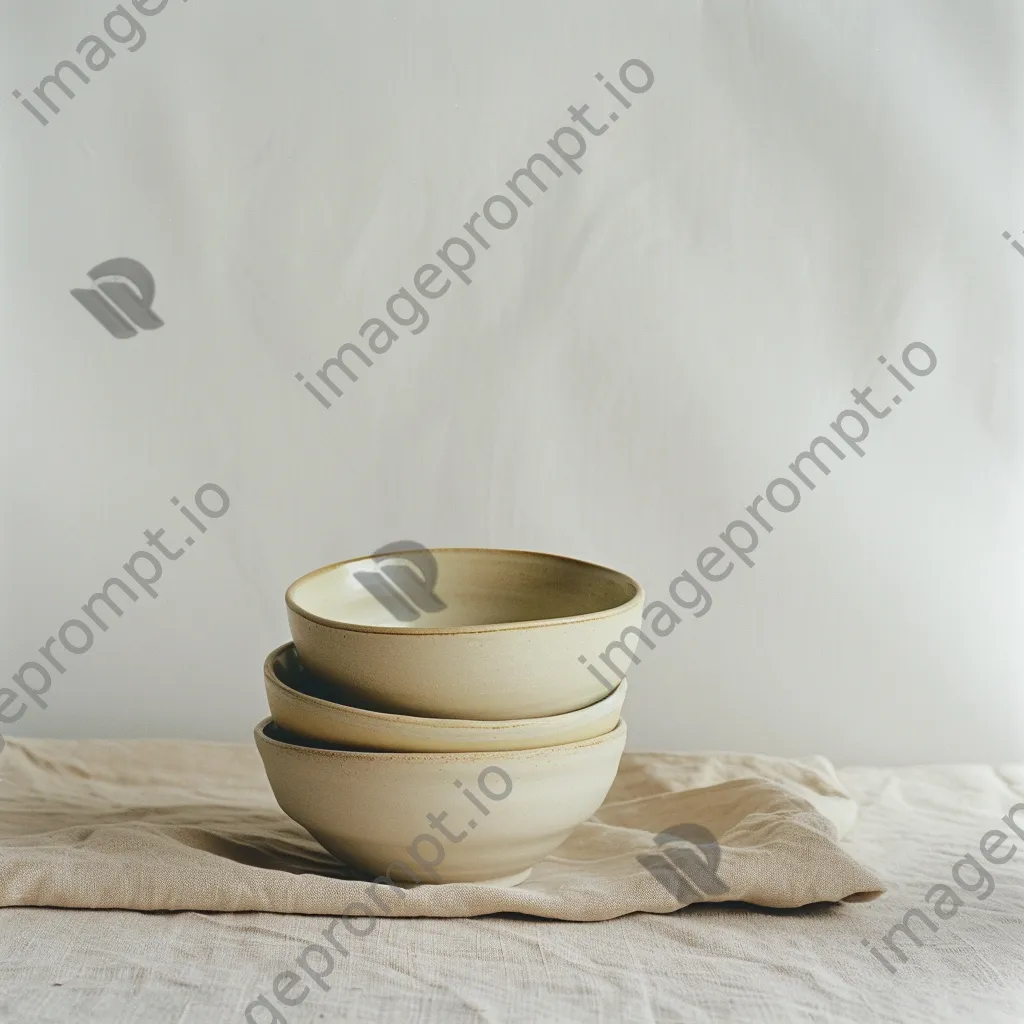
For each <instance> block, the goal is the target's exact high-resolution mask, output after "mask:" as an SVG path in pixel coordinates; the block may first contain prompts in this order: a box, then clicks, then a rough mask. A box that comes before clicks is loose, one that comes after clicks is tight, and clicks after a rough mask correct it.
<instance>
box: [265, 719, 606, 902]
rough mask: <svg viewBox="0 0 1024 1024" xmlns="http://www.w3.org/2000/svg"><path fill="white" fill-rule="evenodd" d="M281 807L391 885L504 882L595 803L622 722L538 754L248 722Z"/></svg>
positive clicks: (517, 877) (520, 874)
mask: <svg viewBox="0 0 1024 1024" xmlns="http://www.w3.org/2000/svg"><path fill="white" fill-rule="evenodd" d="M255 736H256V746H257V747H258V748H259V752H260V756H261V757H262V758H263V765H264V767H265V769H266V772H267V778H268V779H269V780H270V786H271V788H272V789H273V791H274V796H275V797H277V802H278V803H279V804H280V805H281V809H282V810H283V811H284V812H285V814H287V815H288V816H289V817H290V818H292V819H293V820H294V821H296V822H298V823H299V824H300V825H302V826H303V828H305V829H306V830H307V831H308V832H309V833H310V834H311V835H312V836H313V838H314V839H316V841H317V842H318V843H320V845H321V846H323V847H324V848H325V849H326V850H328V851H329V852H330V853H332V854H333V855H334V856H335V857H337V858H338V859H339V860H342V861H344V862H345V863H347V864H351V865H353V866H355V867H358V868H360V869H361V870H363V871H367V872H369V873H370V874H372V875H375V876H377V877H378V878H379V877H382V876H385V875H387V876H388V878H390V879H391V880H392V881H394V882H409V881H415V882H489V883H490V884H494V885H497V884H502V885H515V884H516V883H518V882H521V881H523V879H525V878H526V876H527V875H528V874H529V871H530V868H532V867H533V865H534V864H536V863H537V862H538V861H541V860H543V859H544V858H545V857H546V856H547V855H548V854H549V853H551V851H552V850H554V849H555V848H556V847H558V846H559V845H561V843H562V842H563V840H564V839H565V838H566V837H567V836H568V835H569V833H570V832H571V831H572V830H573V829H574V828H576V826H577V825H579V824H581V823H582V822H584V821H586V820H587V818H589V817H590V816H591V815H592V814H593V813H594V812H595V811H596V810H597V809H598V807H600V806H601V803H602V802H603V800H604V798H605V796H606V795H607V793H608V790H609V789H610V788H611V784H612V781H613V780H614V778H615V772H616V770H617V769H618V765H619V758H620V757H621V756H622V749H623V747H624V746H625V743H626V724H625V722H620V723H619V724H618V726H616V728H615V729H614V730H613V731H612V732H610V733H606V734H605V735H604V736H598V737H596V738H595V739H590V740H582V741H581V742H579V743H568V744H563V745H561V746H557V747H542V748H540V749H538V750H502V751H490V752H476V753H461V754H394V753H382V752H379V751H370V750H358V751H357V750H342V749H338V748H332V747H327V746H326V745H317V744H315V743H313V742H312V741H308V740H307V741H302V740H298V739H297V738H295V737H292V736H290V735H289V734H287V733H285V732H283V731H282V730H281V729H280V728H279V727H278V726H277V725H275V723H274V722H273V720H272V719H269V718H267V719H264V720H263V721H262V722H260V724H259V725H258V726H256V730H255Z"/></svg>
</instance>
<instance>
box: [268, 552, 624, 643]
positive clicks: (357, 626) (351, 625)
mask: <svg viewBox="0 0 1024 1024" xmlns="http://www.w3.org/2000/svg"><path fill="white" fill-rule="evenodd" d="M410 550H412V549H410ZM426 550H427V551H430V552H439V551H457V552H476V553H484V554H488V555H496V554H500V555H512V556H517V555H533V556H535V557H540V558H550V559H553V560H555V561H559V562H570V563H572V564H573V565H580V566H584V567H585V568H587V569H600V570H601V572H603V573H605V574H610V575H612V576H618V577H619V578H620V579H621V580H623V581H624V582H625V583H627V584H628V585H629V586H630V587H632V588H633V596H632V597H630V598H629V600H628V601H624V602H623V603H622V604H617V605H615V606H614V607H613V608H605V609H602V610H601V611H599V612H583V613H582V614H580V615H561V616H558V617H556V618H550V619H526V620H522V621H519V622H494V623H488V624H486V625H476V626H369V625H366V624H364V623H361V622H346V621H344V620H342V619H329V618H325V617H324V616H322V615H317V614H316V613H315V612H311V611H309V610H308V609H305V608H302V607H301V606H300V605H299V604H298V603H297V602H296V600H295V596H294V592H295V590H296V588H297V587H299V586H301V585H302V584H303V583H305V582H306V581H307V580H311V579H313V578H314V577H315V576H320V575H321V574H323V573H327V572H331V571H332V570H334V569H337V568H338V567H339V566H342V565H350V564H351V563H352V562H363V561H366V560H367V559H370V558H372V557H373V555H359V556H358V557H356V558H345V559H342V561H340V562H332V563H331V564H330V565H322V566H320V567H319V568H318V569H313V570H312V571H311V572H307V573H306V574H305V575H303V576H300V577H299V578H298V579H297V580H295V581H294V582H292V583H291V584H290V585H289V587H288V589H287V590H286V591H285V594H284V602H285V605H286V606H287V607H288V610H289V611H291V612H294V614H296V615H298V616H299V617H300V618H303V619H306V620H307V621H308V622H315V623H316V624H317V625H320V626H327V627H329V628H331V629H338V630H346V631H350V632H354V633H388V634H392V635H395V636H464V635H469V634H472V633H498V632H507V631H512V630H521V629H539V628H543V627H545V626H563V625H566V624H568V623H577V622H600V621H601V620H602V619H609V618H612V617H613V616H615V615H620V614H622V612H624V611H627V610H629V609H632V608H633V607H635V606H636V605H638V604H639V605H642V604H643V602H644V590H643V587H642V586H641V585H640V584H639V583H638V582H637V581H636V580H635V579H633V577H632V576H628V575H627V574H626V573H624V572H619V570H618V569H612V568H610V567H609V566H607V565H601V564H600V563H599V562H587V561H585V560H584V559H581V558H572V557H571V556H569V555H558V554H554V553H552V552H550V551H530V550H527V549H525V548H473V547H468V548H465V547H454V548H427V549H426ZM402 553H403V552H401V551H391V552H388V554H389V555H390V556H397V555H401V554H402Z"/></svg>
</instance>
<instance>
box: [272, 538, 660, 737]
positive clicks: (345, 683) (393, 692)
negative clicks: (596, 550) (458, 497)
mask: <svg viewBox="0 0 1024 1024" xmlns="http://www.w3.org/2000/svg"><path fill="white" fill-rule="evenodd" d="M418 554H419V555H422V554H423V553H422V552H420V553H418ZM429 556H432V557H433V559H434V560H436V584H435V586H434V589H433V593H434V594H435V595H436V597H434V598H433V604H432V605H431V601H430V600H423V598H422V595H418V596H420V600H422V601H423V604H426V605H428V606H430V608H431V609H437V606H438V604H443V607H442V608H441V609H440V610H429V609H428V610H424V611H422V613H417V612H413V614H419V617H418V618H414V619H413V620H412V621H411V622H409V623H408V624H406V623H403V622H399V621H398V620H397V619H396V618H395V617H394V615H393V614H392V613H391V612H389V610H388V609H387V608H386V607H385V605H384V604H382V603H381V602H380V601H379V600H378V599H376V598H375V597H374V596H373V595H372V594H371V592H370V590H368V589H367V588H366V586H365V585H364V584H363V583H361V582H360V577H361V578H362V579H363V580H369V581H370V583H371V584H372V583H373V582H374V581H375V580H377V581H378V582H379V580H380V578H382V577H381V575H380V569H381V562H380V560H379V559H374V558H360V559H354V560H352V561H349V562H339V563H337V564H336V565H329V566H326V567H325V568H323V569H318V570H316V571H315V572H312V573H310V574H309V575H307V576H303V577H302V578H301V579H300V580H297V581H296V582H295V583H293V584H292V585H291V586H290V587H289V588H288V592H287V594H286V595H285V602H286V604H287V606H288V621H289V624H290V626H291V632H292V637H293V639H294V640H295V646H296V648H297V649H298V652H299V657H300V658H301V659H302V663H303V664H304V665H305V666H306V667H307V668H308V669H309V670H310V671H311V672H313V673H314V674H315V675H317V676H320V677H321V678H322V679H324V680H325V681H326V682H333V683H337V684H339V686H341V687H342V688H343V692H344V693H347V694H349V695H351V694H356V695H357V696H358V698H359V699H360V700H362V701H365V702H366V703H367V704H368V705H369V706H372V707H377V708H378V709H381V710H387V711H398V712H401V713H404V714H412V715H426V716H428V717H438V718H469V719H485V720H488V721H494V720H498V719H510V718H536V717H539V716H542V715H560V714H564V713H565V712H567V711H576V710H578V709H579V708H585V707H588V706H589V705H591V704H593V703H595V702H596V701H598V700H601V699H602V698H604V697H606V696H607V695H608V693H609V692H611V690H612V689H614V687H615V686H616V685H617V684H618V682H619V680H620V678H621V677H620V676H619V675H617V674H615V673H613V672H611V671H610V670H609V669H608V668H607V667H606V665H605V664H602V662H601V661H600V656H601V655H602V654H604V653H605V652H606V651H607V649H608V645H609V644H612V643H616V644H619V643H620V642H621V641H622V638H623V630H624V629H626V628H627V627H634V628H636V627H639V626H640V624H641V613H642V611H643V591H642V589H641V588H640V585H639V584H638V583H637V582H636V581H635V580H632V579H630V578H629V577H628V576H624V575H623V574H622V573H619V572H615V570H613V569H606V568H604V567H602V566H600V565H593V564H591V563H589V562H578V561H576V560H575V559H572V558H564V557H562V556H560V555H544V554H536V553H534V552H531V551H498V550H490V549H486V548H440V549H435V550H433V551H431V552H429ZM429 556H428V557H429ZM389 558H392V559H394V560H395V562H396V563H400V562H401V557H400V556H395V555H392V556H389ZM400 568H401V571H402V572H404V573H405V576H404V577H402V576H394V577H393V578H396V579H398V580H399V582H402V581H403V580H405V581H408V580H410V579H415V577H414V576H413V573H414V572H415V570H410V569H409V567H408V565H405V566H401V567H400ZM395 571H396V572H397V570H395ZM626 640H627V642H628V644H629V648H630V650H633V649H635V648H636V645H637V636H636V634H635V633H634V634H631V635H627V637H626ZM610 656H611V658H612V659H613V660H614V663H615V664H616V666H618V667H619V668H620V669H621V671H622V673H623V674H625V670H626V668H628V667H629V666H630V664H631V662H630V660H629V655H628V654H627V653H626V652H625V651H624V650H623V649H622V648H621V646H620V647H618V648H616V649H614V650H613V651H612V653H611V655H610ZM581 659H586V660H585V661H581ZM591 668H594V669H595V671H597V672H598V673H599V676H595V675H594V674H592V673H591V671H590V669H591ZM602 679H603V680H604V682H602ZM342 699H344V698H342Z"/></svg>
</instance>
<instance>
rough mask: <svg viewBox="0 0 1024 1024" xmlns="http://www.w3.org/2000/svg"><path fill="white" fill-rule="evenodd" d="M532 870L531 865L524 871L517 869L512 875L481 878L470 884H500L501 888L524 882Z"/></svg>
mask: <svg viewBox="0 0 1024 1024" xmlns="http://www.w3.org/2000/svg"><path fill="white" fill-rule="evenodd" d="M532 870H533V868H532V867H529V868H527V869H526V870H525V871H519V872H517V873H516V874H514V875H505V876H504V877H502V878H481V879H480V881H479V882H472V883H471V884H472V885H500V886H502V887H503V888H504V887H507V886H512V885H519V884H520V882H525V881H526V880H527V879H528V878H529V877H530V872H531V871H532Z"/></svg>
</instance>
